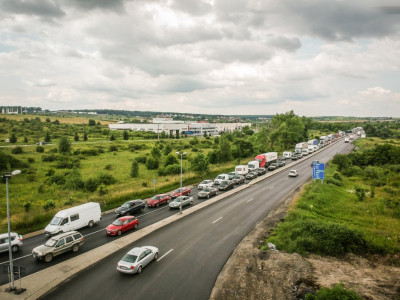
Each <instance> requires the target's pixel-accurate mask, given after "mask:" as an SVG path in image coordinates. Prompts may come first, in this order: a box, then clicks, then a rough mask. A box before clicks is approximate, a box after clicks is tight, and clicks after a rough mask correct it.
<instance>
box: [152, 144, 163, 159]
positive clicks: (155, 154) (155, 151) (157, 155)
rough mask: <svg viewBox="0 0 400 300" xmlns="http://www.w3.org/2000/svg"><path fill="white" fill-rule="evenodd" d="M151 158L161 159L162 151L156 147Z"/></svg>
mask: <svg viewBox="0 0 400 300" xmlns="http://www.w3.org/2000/svg"><path fill="white" fill-rule="evenodd" d="M151 156H153V157H154V158H155V159H159V158H160V156H161V151H160V149H159V148H158V147H157V146H154V147H153V149H151Z"/></svg>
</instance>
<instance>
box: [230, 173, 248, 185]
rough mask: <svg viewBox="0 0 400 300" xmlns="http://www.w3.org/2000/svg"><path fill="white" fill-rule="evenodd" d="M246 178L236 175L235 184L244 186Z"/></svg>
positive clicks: (233, 179)
mask: <svg viewBox="0 0 400 300" xmlns="http://www.w3.org/2000/svg"><path fill="white" fill-rule="evenodd" d="M245 180H246V178H245V177H244V176H242V175H236V176H234V177H233V178H232V181H233V184H242V183H244V181H245Z"/></svg>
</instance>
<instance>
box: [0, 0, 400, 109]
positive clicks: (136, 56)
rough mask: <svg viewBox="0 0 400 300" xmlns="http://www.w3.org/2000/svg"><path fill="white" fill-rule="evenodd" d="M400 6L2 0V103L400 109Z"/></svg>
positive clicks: (318, 0)
mask: <svg viewBox="0 0 400 300" xmlns="http://www.w3.org/2000/svg"><path fill="white" fill-rule="evenodd" d="M382 5H384V6H382ZM396 5H397V6H396ZM399 5H400V4H399V2H398V0H385V1H381V0H350V1H349V0H343V1H342V0H340V1H338V0H336V1H335V0H296V1H293V0H247V1H246V0H166V1H163V0H158V1H157V0H154V1H153V0H130V1H129V0H0V105H3V106H4V105H21V106H39V107H42V108H43V109H50V110H61V109H93V108H103V109H122V110H141V111H144V110H149V111H163V112H182V113H210V114H276V113H285V112H288V111H289V110H294V112H295V113H296V114H297V115H301V116H303V115H304V116H323V115H325V116H332V115H340V116H359V117H366V116H372V117H373V116H391V117H400V6H399Z"/></svg>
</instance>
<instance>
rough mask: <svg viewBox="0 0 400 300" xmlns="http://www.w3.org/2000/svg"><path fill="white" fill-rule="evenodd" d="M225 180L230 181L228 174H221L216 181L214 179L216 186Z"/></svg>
mask: <svg viewBox="0 0 400 300" xmlns="http://www.w3.org/2000/svg"><path fill="white" fill-rule="evenodd" d="M224 180H229V175H228V174H219V175H218V176H217V177H216V178H215V179H214V184H215V185H217V184H220V183H221V181H224Z"/></svg>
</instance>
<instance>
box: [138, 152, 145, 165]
mask: <svg viewBox="0 0 400 300" xmlns="http://www.w3.org/2000/svg"><path fill="white" fill-rule="evenodd" d="M136 160H137V162H138V163H141V164H145V163H146V161H147V155H145V154H144V155H140V156H138V157H136Z"/></svg>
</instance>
